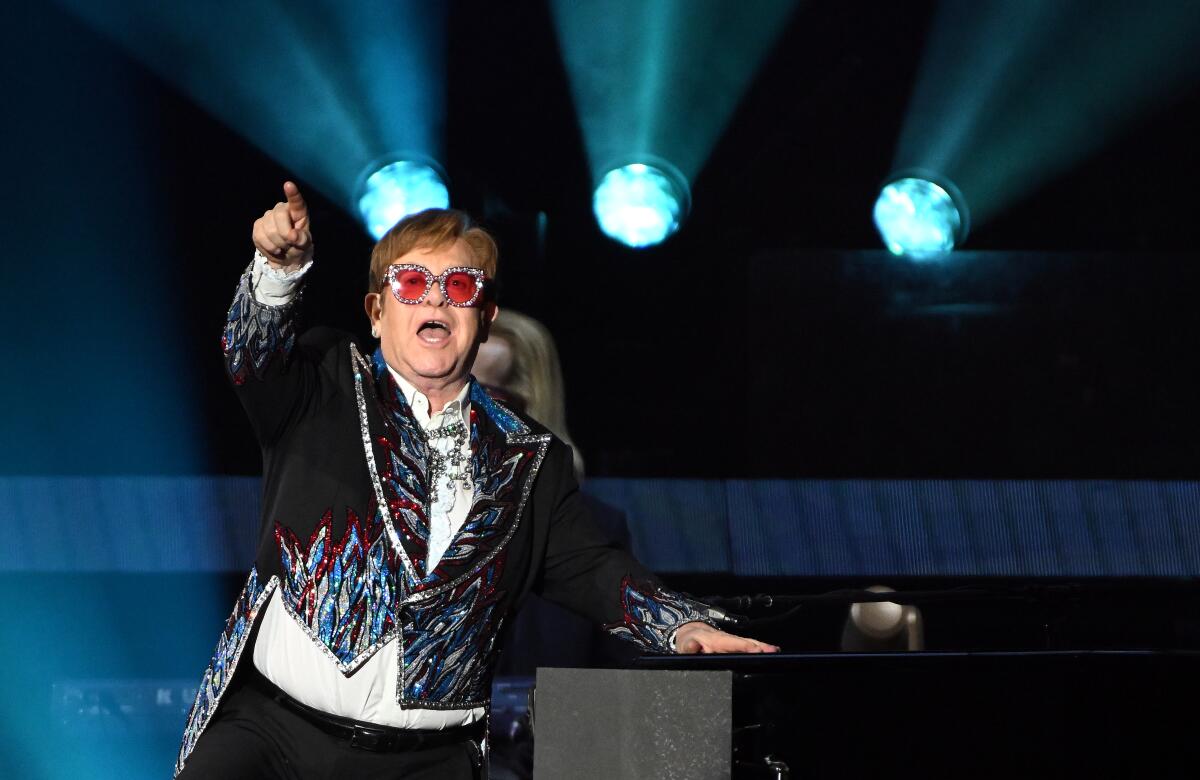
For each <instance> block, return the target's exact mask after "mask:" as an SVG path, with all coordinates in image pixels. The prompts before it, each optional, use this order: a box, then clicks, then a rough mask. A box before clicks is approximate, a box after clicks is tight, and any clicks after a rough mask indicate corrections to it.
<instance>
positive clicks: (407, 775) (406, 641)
mask: <svg viewBox="0 0 1200 780" xmlns="http://www.w3.org/2000/svg"><path fill="white" fill-rule="evenodd" d="M283 189H284V194H285V196H286V201H285V202H281V203H277V204H276V205H275V207H274V208H272V209H271V210H269V211H267V212H266V213H264V214H263V216H262V217H261V218H259V219H258V220H257V221H256V222H255V223H254V230H253V240H254V245H255V248H256V252H255V257H254V261H253V262H252V263H251V265H250V267H249V268H248V269H247V270H246V272H245V273H244V274H243V275H242V278H241V283H240V284H239V286H238V289H237V294H236V295H235V297H234V300H233V305H232V306H231V307H230V309H229V316H228V321H227V323H226V326H225V333H224V338H223V339H222V347H223V350H224V353H225V367H226V370H227V371H228V373H229V377H230V379H231V380H232V381H233V385H234V387H235V389H236V392H237V394H238V396H239V398H240V399H241V401H242V404H243V406H244V407H245V409H246V413H247V415H248V416H249V418H250V423H251V425H252V426H253V428H254V431H255V434H256V435H257V437H258V440H259V442H260V444H261V445H262V453H263V502H262V525H261V529H260V533H259V542H258V549H257V553H256V556H255V560H254V566H253V567H252V568H251V570H250V574H249V577H248V579H247V581H246V585H245V587H244V589H243V591H242V594H241V596H240V597H239V598H238V601H237V603H236V605H235V607H234V611H233V614H232V615H231V616H230V618H229V620H228V622H227V623H226V625H225V630H224V631H223V632H222V634H221V636H220V637H219V640H218V643H217V648H216V651H215V652H214V654H213V657H212V660H211V663H210V664H209V666H208V668H207V669H206V670H205V672H204V676H203V678H202V679H201V683H200V688H199V691H198V692H197V694H196V701H195V703H194V704H193V705H192V709H191V712H190V713H189V715H188V722H187V727H186V730H185V732H184V737H183V744H182V746H181V748H180V751H179V758H178V761H177V763H176V773H177V774H180V776H181V777H183V778H186V779H187V780H193V779H194V778H209V777H211V778H222V780H233V779H235V778H332V777H338V778H346V777H353V778H396V779H397V780H399V779H400V778H403V779H404V780H425V779H428V780H458V779H459V778H462V779H463V780H467V779H469V778H477V777H481V776H482V775H483V771H484V769H483V764H484V760H485V758H484V755H483V750H482V741H483V737H484V731H485V728H486V713H487V707H488V698H489V695H490V691H491V677H492V669H493V667H494V664H495V661H496V655H497V653H498V651H499V648H500V646H501V643H500V641H499V638H500V635H501V634H502V632H503V631H504V629H505V626H506V624H507V621H508V619H509V618H510V617H511V615H512V613H513V611H514V610H515V609H516V608H517V607H518V606H519V605H520V604H521V602H522V599H523V598H524V597H525V596H526V594H528V593H529V592H531V591H532V592H535V593H539V594H541V595H543V596H545V597H546V598H548V599H551V600H553V601H556V602H559V603H561V604H563V605H565V606H567V607H569V608H571V609H573V610H575V611H576V612H579V613H581V614H583V615H585V616H587V617H588V618H589V619H592V620H595V621H597V622H599V623H601V624H602V625H604V626H605V628H606V629H607V630H608V631H610V632H611V633H613V634H616V635H618V636H621V637H623V638H626V639H629V640H630V641H633V642H636V643H637V644H639V645H640V646H642V647H643V648H644V649H646V650H647V651H650V652H679V653H701V652H703V653H721V652H751V653H753V652H772V651H774V650H777V649H778V648H775V647H773V646H771V645H767V644H764V643H761V642H757V641H755V640H753V639H746V638H742V637H738V636H734V635H732V634H727V633H724V632H722V631H720V630H718V629H717V628H716V627H715V624H714V622H713V619H712V615H713V612H714V611H713V610H710V609H709V608H708V607H706V606H705V605H703V604H699V603H697V602H694V601H690V600H688V599H686V598H684V597H682V596H680V595H679V594H677V593H673V592H671V591H669V590H666V589H664V588H662V587H661V586H660V585H659V584H658V582H657V581H656V580H655V578H654V576H653V575H652V574H650V572H648V571H647V570H646V569H645V568H644V567H643V566H641V564H639V563H638V562H637V561H636V560H634V559H633V558H632V557H630V556H629V555H628V554H627V553H625V552H622V551H621V550H619V549H616V548H613V547H610V546H608V545H606V544H605V543H604V542H603V541H602V537H601V536H600V535H599V534H598V533H597V532H596V531H595V530H594V529H593V528H592V525H591V523H590V522H589V518H588V515H587V510H586V509H585V508H584V504H583V502H582V501H581V499H580V495H579V490H578V486H577V485H576V482H575V478H574V476H573V468H572V460H571V452H570V449H569V448H568V447H567V446H566V445H564V444H563V443H562V442H561V441H559V440H558V439H556V438H555V437H554V436H552V435H551V434H550V433H548V432H547V431H546V429H545V428H544V427H542V426H541V425H539V424H538V423H537V422H536V421H534V420H532V419H527V418H525V417H523V416H521V415H518V414H515V413H514V412H512V411H510V410H508V409H506V408H505V407H504V406H502V405H501V404H500V403H498V402H497V401H495V400H493V399H492V398H491V397H490V396H489V395H488V394H487V392H486V391H485V390H484V389H483V388H482V387H481V386H480V385H479V384H478V383H477V382H475V381H474V380H473V379H472V377H471V374H470V370H471V364H472V362H473V361H474V359H475V354H476V351H477V350H478V348H479V345H480V343H481V342H483V341H485V340H486V339H487V333H488V326H489V324H490V323H491V321H492V320H493V319H494V318H495V317H496V312H497V308H496V301H495V296H494V284H493V279H494V278H495V275H496V266H497V259H498V258H497V251H496V245H495V243H494V242H493V240H492V238H491V237H490V236H489V235H488V234H487V233H486V232H485V231H483V230H482V229H481V228H479V227H476V226H473V225H472V224H471V222H470V221H469V219H468V218H467V217H466V215H464V214H462V213H461V212H457V211H452V210H439V209H431V210H429V211H424V212H421V213H419V214H416V215H414V216H411V217H408V218H406V219H404V220H403V221H401V222H400V223H399V224H397V225H396V226H395V227H394V228H392V229H391V230H390V231H389V232H388V233H387V235H385V236H384V237H383V238H382V239H381V240H380V241H379V243H378V244H376V246H375V249H374V251H373V252H372V254H371V269H370V288H369V290H368V293H367V296H366V299H365V302H364V303H365V308H366V313H367V317H368V318H369V319H370V321H371V328H372V334H373V335H374V336H376V337H377V338H378V339H379V348H378V349H377V350H375V352H374V354H370V353H364V352H362V351H360V350H359V348H358V347H357V346H356V345H355V343H354V342H353V341H352V340H351V338H350V337H349V336H348V335H346V334H344V333H341V332H337V331H333V330H329V329H326V328H312V329H309V330H306V331H304V332H301V331H300V329H299V326H298V323H297V313H298V312H297V309H298V308H299V306H300V301H301V298H302V293H301V287H302V284H303V278H304V276H305V273H306V272H307V270H308V268H309V267H310V266H311V264H312V254H313V239H312V227H311V224H310V221H309V216H308V209H307V206H306V205H305V202H304V199H303V197H302V196H301V194H300V190H299V188H297V187H296V185H295V184H293V183H291V182H288V183H286V184H285V185H284V188H283Z"/></svg>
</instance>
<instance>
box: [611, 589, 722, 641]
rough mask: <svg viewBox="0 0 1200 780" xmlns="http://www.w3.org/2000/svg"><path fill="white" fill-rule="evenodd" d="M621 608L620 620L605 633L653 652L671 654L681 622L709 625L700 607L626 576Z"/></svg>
mask: <svg viewBox="0 0 1200 780" xmlns="http://www.w3.org/2000/svg"><path fill="white" fill-rule="evenodd" d="M621 609H622V612H623V615H622V618H621V621H620V622H617V623H610V624H609V625H607V626H605V627H604V628H605V630H607V631H608V632H609V633H610V634H612V635H614V636H618V637H620V638H622V639H627V640H629V641H631V642H634V643H636V644H638V645H640V646H641V647H643V648H644V649H646V650H649V651H651V652H656V653H669V652H672V650H671V635H672V634H673V633H674V632H675V629H677V628H679V627H680V626H681V625H683V624H684V623H695V622H700V623H707V624H709V625H712V624H713V621H712V619H711V618H709V617H708V616H707V615H706V614H705V613H704V612H703V611H702V610H703V605H701V604H699V603H697V602H694V601H689V600H688V599H685V598H683V597H682V596H680V595H679V594H677V593H671V592H669V591H666V590H663V589H662V588H659V587H655V586H652V585H648V584H645V583H638V582H634V580H633V578H631V577H628V576H627V577H625V578H624V579H623V580H622V581H621Z"/></svg>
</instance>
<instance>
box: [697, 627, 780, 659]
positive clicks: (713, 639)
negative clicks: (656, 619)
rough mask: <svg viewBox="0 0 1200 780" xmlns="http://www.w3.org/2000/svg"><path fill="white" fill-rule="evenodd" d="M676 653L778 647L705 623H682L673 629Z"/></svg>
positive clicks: (758, 650)
mask: <svg viewBox="0 0 1200 780" xmlns="http://www.w3.org/2000/svg"><path fill="white" fill-rule="evenodd" d="M675 652H677V653H778V652H779V648H778V647H776V646H775V645H769V644H767V643H766V642H759V641H758V640H757V639H747V638H746V637H743V636H737V635H735V634H727V633H725V632H724V631H721V630H719V629H716V628H713V627H712V626H710V625H708V624H707V623H684V624H683V625H682V626H680V627H679V628H677V629H676V630H675Z"/></svg>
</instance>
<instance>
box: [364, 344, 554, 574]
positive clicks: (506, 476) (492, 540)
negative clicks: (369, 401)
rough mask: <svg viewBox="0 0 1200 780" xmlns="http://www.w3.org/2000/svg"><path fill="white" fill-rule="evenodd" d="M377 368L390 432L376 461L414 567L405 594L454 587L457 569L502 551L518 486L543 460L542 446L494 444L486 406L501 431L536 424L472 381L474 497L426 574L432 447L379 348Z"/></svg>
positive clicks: (386, 431)
mask: <svg viewBox="0 0 1200 780" xmlns="http://www.w3.org/2000/svg"><path fill="white" fill-rule="evenodd" d="M373 372H374V375H375V379H376V387H378V388H381V392H380V394H379V395H380V404H381V407H382V411H383V421H384V432H383V435H381V436H375V437H374V438H373V444H374V445H375V446H376V447H377V448H378V449H377V453H378V455H379V456H380V457H377V458H376V462H377V463H378V464H382V466H383V468H382V469H381V470H380V471H379V474H378V476H379V480H380V484H381V488H382V492H383V500H384V501H385V503H386V504H387V508H388V509H389V510H390V511H391V517H392V520H393V523H394V526H395V529H396V532H397V534H398V536H399V538H400V542H401V544H402V545H404V547H405V548H406V549H407V550H408V554H409V556H410V560H411V563H412V571H409V570H408V568H406V569H405V575H406V576H405V585H404V589H405V592H406V593H413V594H421V593H424V592H426V591H428V590H431V589H433V588H437V587H444V586H447V585H448V584H449V583H450V582H451V580H452V576H453V573H454V572H455V570H456V569H458V568H459V567H461V566H464V565H466V564H468V563H469V562H471V561H473V560H478V561H480V564H481V565H482V564H483V563H485V562H486V560H487V558H488V556H489V554H492V553H494V551H496V550H498V549H500V547H501V546H502V545H503V543H504V541H506V540H507V538H508V536H509V534H510V532H511V531H512V529H513V528H514V527H515V523H516V520H517V516H518V514H519V509H520V503H521V499H522V493H521V492H520V490H519V488H521V487H522V485H524V484H525V482H526V480H527V479H531V478H532V475H533V474H532V472H531V471H530V468H531V466H532V465H533V463H534V462H535V460H537V459H538V458H537V455H538V449H537V447H524V446H518V445H514V446H510V447H505V446H502V444H499V443H497V442H495V441H494V440H493V438H494V437H492V436H489V435H481V434H480V426H479V409H481V408H482V409H483V410H484V411H485V412H486V413H488V414H489V415H494V416H493V417H492V419H493V420H496V421H497V424H498V425H499V426H501V428H502V430H503V428H504V426H508V427H509V428H511V429H512V430H513V431H514V432H517V431H523V432H525V433H528V432H529V428H528V427H527V426H526V425H525V424H524V423H523V422H521V421H520V420H519V419H517V418H516V417H515V416H514V415H512V413H511V412H508V411H507V410H505V409H503V407H501V406H499V405H498V404H496V403H495V402H494V401H492V400H491V398H490V397H488V396H487V393H486V392H485V391H484V390H483V389H482V388H481V387H480V386H479V385H478V383H473V384H472V391H471V403H472V411H471V450H472V453H473V454H472V458H471V477H472V480H473V482H474V485H475V498H474V501H473V503H472V506H471V510H470V512H469V513H468V515H467V519H466V521H465V522H464V523H463V525H462V527H461V528H460V529H459V531H458V533H457V534H455V536H454V538H453V539H452V540H451V542H450V545H449V547H448V548H447V549H446V551H445V552H444V553H443V554H442V558H441V561H440V562H439V563H438V566H437V568H436V569H435V570H434V571H431V572H426V571H425V566H424V564H425V560H426V550H427V545H428V542H429V521H428V504H429V499H428V495H429V494H428V489H427V485H428V481H427V476H428V475H427V473H426V470H425V465H424V464H425V463H426V462H427V457H426V453H427V451H428V446H427V444H426V443H425V440H424V438H423V437H422V435H421V433H420V431H418V430H417V425H416V422H415V421H414V420H413V418H412V414H411V412H410V410H409V409H408V404H407V403H406V402H405V401H404V395H403V393H402V392H401V391H400V388H399V387H398V386H397V385H396V383H395V380H393V379H392V377H391V375H390V373H389V372H388V370H387V364H386V363H385V362H384V360H383V356H382V354H381V353H380V352H378V351H376V353H375V355H374V360H373ZM482 399H486V406H484V405H483V404H482V402H481V401H482ZM476 404H480V406H479V407H477V406H476ZM545 438H546V439H548V438H549V437H545ZM531 443H532V444H535V445H537V446H538V447H544V446H545V442H543V441H542V439H541V438H540V437H539V438H538V440H537V441H535V442H531Z"/></svg>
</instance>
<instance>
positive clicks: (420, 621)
mask: <svg viewBox="0 0 1200 780" xmlns="http://www.w3.org/2000/svg"><path fill="white" fill-rule="evenodd" d="M504 559H505V555H504V554H500V555H498V556H497V557H496V558H494V559H493V560H492V562H491V563H490V564H488V565H487V566H486V567H484V568H483V569H482V570H480V572H479V573H478V574H477V575H476V576H475V577H473V578H471V579H470V580H468V581H467V582H465V583H463V584H461V585H459V586H458V587H455V588H451V589H449V590H445V591H442V592H441V593H440V594H438V595H437V596H436V597H434V598H431V599H429V600H428V601H425V602H422V603H418V604H413V605H411V606H409V607H407V608H406V610H405V616H406V621H405V623H404V628H403V635H404V642H403V648H404V663H403V665H402V666H401V671H400V685H399V686H398V691H399V699H400V703H401V704H402V705H411V706H418V707H426V708H431V709H458V708H463V709H465V708H469V707H479V706H483V705H485V704H486V703H487V701H488V699H489V698H490V695H491V670H492V668H493V664H492V660H493V659H492V655H493V654H494V653H497V652H499V648H497V647H496V646H495V644H496V636H497V635H498V634H499V632H500V622H501V620H502V619H503V615H502V613H501V612H500V611H499V610H498V609H497V608H496V606H497V602H499V601H500V599H501V598H502V596H503V595H504V594H503V591H501V590H499V589H497V588H496V583H497V582H498V581H499V580H500V575H501V573H502V572H503V569H504Z"/></svg>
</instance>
